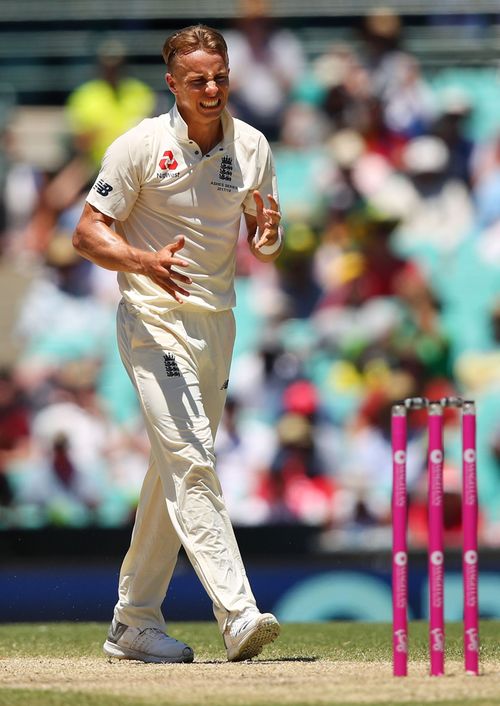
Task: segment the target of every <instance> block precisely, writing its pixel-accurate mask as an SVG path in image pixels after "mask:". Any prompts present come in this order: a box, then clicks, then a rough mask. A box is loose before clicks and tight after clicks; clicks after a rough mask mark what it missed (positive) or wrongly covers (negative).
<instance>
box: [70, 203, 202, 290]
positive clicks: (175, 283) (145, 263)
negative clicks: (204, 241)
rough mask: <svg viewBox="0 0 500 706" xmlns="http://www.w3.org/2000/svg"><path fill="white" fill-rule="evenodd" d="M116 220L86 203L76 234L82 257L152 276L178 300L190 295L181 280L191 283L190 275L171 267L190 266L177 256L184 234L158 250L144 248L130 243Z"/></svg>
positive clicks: (110, 267)
mask: <svg viewBox="0 0 500 706" xmlns="http://www.w3.org/2000/svg"><path fill="white" fill-rule="evenodd" d="M113 222H114V219H113V218H111V217H110V216H107V215H106V214H104V213H102V212H101V211H99V210H98V209H97V208H95V207H94V206H92V205H91V204H89V203H86V204H85V207H84V209H83V213H82V215H81V218H80V220H79V222H78V225H77V227H76V230H75V232H74V234H73V246H74V248H75V249H76V250H77V251H78V253H79V254H80V255H81V256H82V257H85V258H86V259H87V260H91V262H94V263H95V264H96V265H99V266H100V267H104V268H105V269H107V270H114V271H115V272H131V273H133V274H138V275H145V276H146V277H149V278H150V279H152V280H153V282H155V283H156V284H157V285H158V286H160V287H162V289H164V290H165V291H166V292H168V293H169V294H171V295H172V296H173V297H174V299H176V300H177V301H178V302H182V299H181V298H180V296H179V295H181V294H182V295H183V296H189V292H188V291H186V290H185V289H184V288H183V287H182V286H181V285H180V284H179V282H181V283H184V284H190V283H191V279H190V277H188V276H187V275H183V274H181V273H180V272H176V270H174V269H172V267H174V266H175V267H187V266H188V263H187V262H186V261H185V260H182V259H181V258H179V257H176V253H177V252H178V251H179V250H180V249H181V248H182V247H184V236H182V235H178V236H177V237H176V238H175V240H174V242H173V243H170V244H169V245H166V246H165V247H164V248H162V249H161V250H159V251H158V252H154V251H148V250H141V249H140V248H135V247H132V246H131V245H129V243H127V242H126V240H124V238H122V237H121V236H120V235H119V234H118V233H117V232H116V231H115V230H114V229H113V228H112V227H111V226H112V225H113Z"/></svg>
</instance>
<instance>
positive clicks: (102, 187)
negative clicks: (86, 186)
mask: <svg viewBox="0 0 500 706" xmlns="http://www.w3.org/2000/svg"><path fill="white" fill-rule="evenodd" d="M94 189H95V190H96V191H97V193H98V194H100V195H101V196H107V195H108V194H109V193H110V192H111V191H113V187H112V186H111V184H107V183H106V182H105V181H103V180H102V179H99V181H97V182H96V183H95V185H94Z"/></svg>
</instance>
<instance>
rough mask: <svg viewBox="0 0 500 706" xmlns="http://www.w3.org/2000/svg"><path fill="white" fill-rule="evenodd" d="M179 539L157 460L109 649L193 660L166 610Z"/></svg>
mask: <svg viewBox="0 0 500 706" xmlns="http://www.w3.org/2000/svg"><path fill="white" fill-rule="evenodd" d="M179 548H180V542H179V540H178V537H177V534H176V532H175V530H174V529H173V527H172V523H171V522H170V517H169V514H168V512H167V508H166V506H165V500H164V494H163V489H162V486H161V480H160V478H159V476H158V473H157V471H156V467H155V463H154V460H153V459H151V462H150V466H149V469H148V472H147V474H146V477H145V479H144V483H143V486H142V490H141V496H140V499H139V505H138V508H137V515H136V520H135V524H134V529H133V532H132V541H131V543H130V548H129V550H128V552H127V554H126V555H125V559H124V560H123V563H122V567H121V571H120V581H119V589H118V593H119V600H118V603H117V604H116V607H115V612H114V618H113V621H112V623H111V626H110V629H109V632H108V637H107V639H106V641H105V643H104V652H105V653H106V654H107V655H109V656H111V657H117V658H119V659H138V660H141V661H144V662H192V661H193V659H194V654H193V650H192V649H191V648H190V647H188V646H187V645H186V644H184V643H183V642H179V641H178V640H175V639H174V638H172V637H170V636H169V635H166V625H165V620H164V618H163V614H162V612H161V604H162V603H163V599H164V598H165V593H166V591H167V587H168V584H169V583H170V579H171V577H172V574H173V571H174V568H175V564H176V561H177V554H178V552H179Z"/></svg>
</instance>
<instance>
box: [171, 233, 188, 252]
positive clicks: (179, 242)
mask: <svg viewBox="0 0 500 706" xmlns="http://www.w3.org/2000/svg"><path fill="white" fill-rule="evenodd" d="M185 242H186V240H185V238H184V236H183V235H176V236H175V238H174V242H173V243H171V244H170V245H168V246H167V247H168V248H169V249H170V252H177V251H178V250H180V249H181V248H183V247H184V244H185Z"/></svg>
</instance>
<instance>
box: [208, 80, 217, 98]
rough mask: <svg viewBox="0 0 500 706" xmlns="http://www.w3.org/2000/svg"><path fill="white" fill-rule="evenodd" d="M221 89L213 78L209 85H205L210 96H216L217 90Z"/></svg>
mask: <svg viewBox="0 0 500 706" xmlns="http://www.w3.org/2000/svg"><path fill="white" fill-rule="evenodd" d="M218 90H219V88H218V86H217V83H216V81H214V80H213V79H212V80H211V81H207V85H206V87H205V91H206V92H207V93H208V94H209V95H210V96H215V95H216V94H217V91H218Z"/></svg>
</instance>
